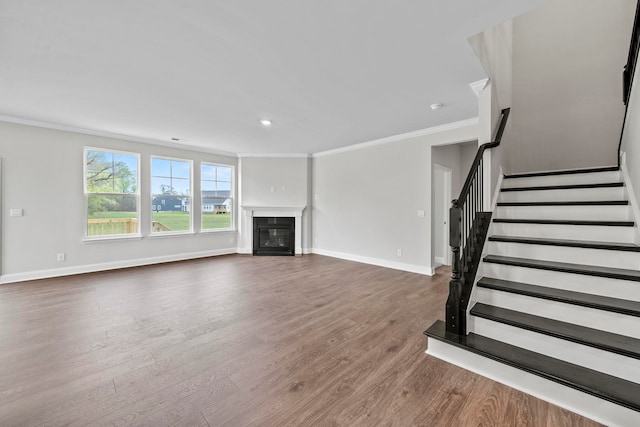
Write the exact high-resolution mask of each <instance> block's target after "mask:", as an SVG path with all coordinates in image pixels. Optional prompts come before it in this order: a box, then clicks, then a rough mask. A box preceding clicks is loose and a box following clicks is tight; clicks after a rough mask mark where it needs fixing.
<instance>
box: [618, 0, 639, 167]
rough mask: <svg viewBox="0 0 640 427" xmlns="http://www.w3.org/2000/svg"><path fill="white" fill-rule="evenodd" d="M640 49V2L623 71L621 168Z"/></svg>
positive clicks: (637, 6) (619, 145)
mask: <svg viewBox="0 0 640 427" xmlns="http://www.w3.org/2000/svg"><path fill="white" fill-rule="evenodd" d="M639 49H640V2H638V3H637V5H636V16H635V19H634V21H633V30H632V32H631V42H630V43H629V55H628V56H627V64H626V65H625V66H624V69H623V71H622V102H623V103H624V105H625V109H624V119H623V121H622V132H621V134H620V143H619V144H618V166H620V149H621V148H622V137H623V136H624V125H625V123H626V121H627V110H628V109H629V98H630V97H631V88H632V87H633V76H634V74H635V72H636V63H637V62H638V50H639Z"/></svg>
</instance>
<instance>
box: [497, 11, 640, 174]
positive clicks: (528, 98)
mask: <svg viewBox="0 0 640 427" xmlns="http://www.w3.org/2000/svg"><path fill="white" fill-rule="evenodd" d="M635 3H636V2H635V1H634V0H616V1H611V0H589V1H583V0H555V1H552V2H550V3H548V4H546V5H543V6H541V7H539V8H537V9H535V10H533V11H531V12H528V13H526V14H524V15H522V16H520V17H517V18H514V20H513V87H512V97H513V105H512V107H513V109H512V113H513V114H512V135H511V138H510V141H509V144H508V145H505V151H504V154H505V165H506V168H507V169H506V170H507V172H510V173H515V172H528V171H539V170H555V169H567V168H584V167H594V166H605V165H614V164H616V153H617V144H618V141H619V137H620V129H621V126H622V118H623V112H624V108H623V104H622V95H621V92H622V80H621V75H622V68H623V66H624V64H625V63H626V56H627V53H628V48H629V40H630V37H631V26H632V24H633V17H634V11H635Z"/></svg>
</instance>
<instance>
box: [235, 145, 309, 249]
mask: <svg viewBox="0 0 640 427" xmlns="http://www.w3.org/2000/svg"><path fill="white" fill-rule="evenodd" d="M240 170H241V174H242V179H241V184H240V204H241V205H242V206H266V207H302V206H307V208H306V209H305V210H304V211H303V215H302V247H303V251H305V249H306V252H308V248H310V246H311V245H310V244H309V240H310V239H309V237H310V230H311V226H310V221H311V214H310V211H311V208H310V206H309V205H310V203H309V199H310V194H309V191H310V190H309V189H310V186H311V183H310V181H309V176H310V173H311V159H309V158H308V156H304V157H300V156H297V157H242V158H241V159H240ZM242 220H243V221H244V220H246V218H243V219H242ZM248 227H253V226H252V225H251V224H248V223H243V227H242V230H241V233H242V235H241V236H240V238H241V245H240V247H241V248H242V249H241V251H242V252H247V251H248V249H249V248H251V246H252V244H251V242H249V239H248V235H249V233H245V232H244V230H249V228H248Z"/></svg>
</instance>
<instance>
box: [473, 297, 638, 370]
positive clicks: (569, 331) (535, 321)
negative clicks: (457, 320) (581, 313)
mask: <svg viewBox="0 0 640 427" xmlns="http://www.w3.org/2000/svg"><path fill="white" fill-rule="evenodd" d="M471 314H472V315H473V316H477V317H482V318H484V319H488V320H492V321H494V322H500V323H504V324H507V325H511V326H515V327H517V328H521V329H526V330H530V331H533V332H537V333H541V334H544V335H549V336H553V337H556V338H560V339H564V340H567V341H571V342H575V343H578V344H583V345H586V346H589V347H594V348H598V349H601V350H605V351H610V352H612V353H616V354H621V355H623V356H629V357H633V358H635V359H640V339H637V338H632V337H628V336H625V335H618V334H614V333H611V332H606V331H602V330H599V329H593V328H587V327H585V326H580V325H576V324H573V323H567V322H561V321H559V320H554V319H549V318H546V317H540V316H535V315H532V314H528V313H522V312H519V311H514V310H509V309H506V308H502V307H495V306H492V305H488V304H482V303H477V304H475V305H474V306H473V308H472V309H471Z"/></svg>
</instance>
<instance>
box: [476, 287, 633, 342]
mask: <svg viewBox="0 0 640 427" xmlns="http://www.w3.org/2000/svg"><path fill="white" fill-rule="evenodd" d="M476 298H477V301H478V302H480V303H484V304H489V305H494V306H497V307H503V308H507V309H510V310H515V311H521V312H523V313H529V314H533V315H536V316H541V317H547V318H550V319H556V320H560V321H562V322H567V323H575V324H577V325H581V326H586V327H588V328H594V329H600V330H603V331H607V332H611V333H614V334H619V335H627V336H630V337H634V338H640V328H638V323H639V322H640V319H639V318H638V317H633V316H627V315H623V314H619V313H611V312H607V311H603V310H595V309H592V308H588V307H581V306H576V305H572V304H565V303H561V302H556V301H550V300H543V299H539V298H532V297H528V296H525V295H517V294H511V293H507V292H500V291H495V290H492V289H485V288H478V289H477V292H476ZM507 342H509V341H507Z"/></svg>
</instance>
